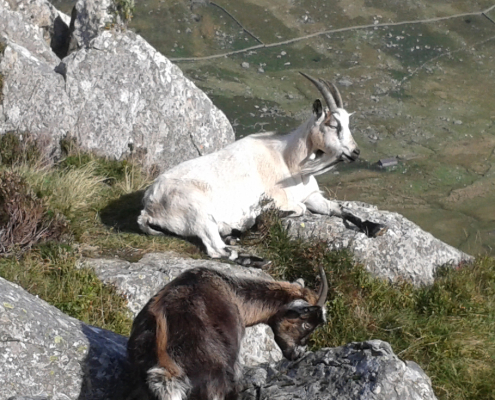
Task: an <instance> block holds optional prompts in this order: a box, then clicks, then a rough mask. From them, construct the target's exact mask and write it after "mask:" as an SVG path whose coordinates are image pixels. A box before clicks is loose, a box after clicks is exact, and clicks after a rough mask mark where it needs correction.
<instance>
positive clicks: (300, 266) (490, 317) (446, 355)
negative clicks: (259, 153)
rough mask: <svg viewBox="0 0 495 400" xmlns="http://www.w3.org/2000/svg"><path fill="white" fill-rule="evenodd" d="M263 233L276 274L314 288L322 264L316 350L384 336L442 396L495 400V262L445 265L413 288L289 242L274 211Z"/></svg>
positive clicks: (324, 250)
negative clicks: (323, 312) (324, 281)
mask: <svg viewBox="0 0 495 400" xmlns="http://www.w3.org/2000/svg"><path fill="white" fill-rule="evenodd" d="M260 235H261V237H262V241H261V246H262V247H263V251H264V256H265V257H267V258H268V259H271V260H273V265H272V266H271V270H270V272H271V273H272V274H273V275H274V276H276V277H278V278H282V279H288V280H291V281H293V280H295V279H297V278H300V277H302V278H303V279H304V280H305V281H306V282H307V284H308V286H310V287H316V286H317V285H318V273H317V266H318V265H320V264H321V265H323V267H324V269H325V271H326V274H327V277H328V281H329V287H330V290H329V296H328V301H327V308H328V323H327V325H325V326H323V327H321V328H320V329H318V330H317V331H316V332H315V334H314V335H313V338H312V346H313V349H318V348H321V347H335V346H341V345H344V344H346V343H349V342H352V341H363V340H369V339H381V340H384V341H387V342H389V343H390V344H391V345H392V348H393V349H394V351H395V353H396V354H397V355H398V356H399V357H401V358H402V359H404V360H413V361H415V362H417V363H418V364H419V365H420V366H421V367H422V368H423V369H424V370H425V372H426V374H427V375H428V376H429V377H430V378H431V379H432V383H433V387H434V390H435V393H436V395H437V396H438V397H439V398H440V399H449V400H450V399H456V400H461V399H462V400H466V399H473V400H474V399H481V398H482V399H495V369H494V368H493V365H495V330H494V329H493V327H494V326H495V259H493V258H490V257H480V258H477V259H476V261H475V262H474V263H473V264H472V265H463V266H460V267H458V268H451V267H446V268H442V269H441V270H440V271H439V273H438V276H437V277H436V280H435V283H434V284H433V285H431V286H425V287H414V286H413V285H411V284H410V283H407V282H403V281H402V282H395V283H390V282H388V281H385V280H382V279H379V278H376V277H373V276H372V275H371V274H370V273H368V272H367V271H366V270H365V269H364V267H363V266H362V265H360V264H358V263H355V262H354V261H353V259H352V256H351V254H350V253H349V252H348V251H346V250H339V251H330V250H328V246H327V244H326V243H324V242H320V241H314V242H302V241H298V240H291V239H290V238H289V237H288V235H287V232H286V231H285V229H284V228H283V226H282V224H281V221H280V219H279V218H278V216H277V213H276V212H274V211H269V212H268V213H265V215H264V216H263V218H262V221H261V234H260Z"/></svg>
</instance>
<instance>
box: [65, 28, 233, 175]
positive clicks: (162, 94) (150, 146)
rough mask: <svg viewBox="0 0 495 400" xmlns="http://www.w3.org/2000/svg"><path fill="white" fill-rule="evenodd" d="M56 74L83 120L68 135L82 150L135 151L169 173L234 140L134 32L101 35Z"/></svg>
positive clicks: (221, 118)
mask: <svg viewBox="0 0 495 400" xmlns="http://www.w3.org/2000/svg"><path fill="white" fill-rule="evenodd" d="M109 66H112V67H111V68H108V67H109ZM58 70H59V71H60V72H61V73H62V74H63V76H64V78H65V81H66V91H67V95H68V96H69V98H70V101H71V104H72V106H73V108H74V110H76V114H77V115H78V116H80V117H79V118H78V121H77V123H76V125H75V126H74V129H73V131H72V133H73V135H74V136H75V137H76V138H77V142H78V143H80V144H82V145H83V147H84V148H86V149H89V150H93V151H95V152H97V153H99V154H102V155H107V156H110V157H112V158H116V159H120V158H122V157H125V156H126V155H129V154H130V152H131V151H135V152H137V153H138V154H140V156H141V157H142V162H143V163H144V165H146V166H149V165H152V164H158V165H159V166H160V167H161V169H167V168H170V167H172V166H175V165H177V164H178V163H180V162H181V161H184V160H187V159H190V158H194V157H198V156H200V155H202V154H206V153H210V152H212V151H214V150H218V149H219V148H221V147H224V146H225V145H226V144H227V143H229V142H230V141H233V139H234V136H233V131H232V128H231V127H230V124H229V122H228V120H227V118H226V117H225V115H224V114H223V113H222V112H221V111H219V110H218V109H216V108H215V106H214V105H213V103H212V102H211V101H210V99H208V97H207V96H206V95H205V94H204V93H203V92H201V91H200V90H198V89H197V88H196V86H195V85H194V84H193V83H192V82H191V81H189V80H188V79H186V78H184V76H183V74H182V72H181V71H180V69H179V68H177V67H176V66H175V65H174V64H172V63H171V62H170V61H168V60H167V59H166V58H165V57H164V56H162V55H161V54H160V53H158V52H157V51H156V50H155V49H154V48H153V47H151V46H150V45H149V44H148V43H147V42H146V41H145V40H144V39H142V38H141V37H140V36H138V35H135V34H134V33H132V32H111V31H105V32H103V33H102V34H100V35H99V36H98V37H97V38H95V39H94V40H93V41H92V42H91V46H90V48H88V49H86V48H83V49H81V50H79V51H77V52H75V53H72V54H71V55H69V56H68V57H66V58H65V59H64V60H63V61H62V63H61V65H60V68H59V69H58Z"/></svg>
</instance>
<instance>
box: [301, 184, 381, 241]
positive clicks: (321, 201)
mask: <svg viewBox="0 0 495 400" xmlns="http://www.w3.org/2000/svg"><path fill="white" fill-rule="evenodd" d="M305 204H306V206H307V207H308V210H310V211H312V212H315V213H317V214H323V215H334V216H336V217H340V218H342V219H343V220H344V222H346V221H349V222H352V223H353V224H354V225H356V226H357V227H358V228H359V230H360V231H361V232H363V233H364V234H365V235H366V236H368V237H377V236H381V235H383V234H384V233H385V232H386V231H387V227H386V226H385V225H383V224H377V223H375V222H371V221H368V220H366V221H362V220H361V218H359V217H357V216H355V215H354V214H352V213H351V212H350V211H348V210H346V209H345V208H344V207H342V206H341V205H340V204H339V203H337V202H335V201H331V200H328V199H326V198H325V197H323V195H322V194H321V193H319V192H315V193H313V194H312V195H311V196H309V197H308V199H307V200H306V202H305Z"/></svg>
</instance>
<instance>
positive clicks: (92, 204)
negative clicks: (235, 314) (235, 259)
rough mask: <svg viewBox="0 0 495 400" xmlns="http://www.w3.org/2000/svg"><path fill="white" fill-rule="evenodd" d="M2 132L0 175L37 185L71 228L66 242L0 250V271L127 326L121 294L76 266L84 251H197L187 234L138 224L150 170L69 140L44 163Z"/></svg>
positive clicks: (89, 315) (119, 328)
mask: <svg viewBox="0 0 495 400" xmlns="http://www.w3.org/2000/svg"><path fill="white" fill-rule="evenodd" d="M0 139H3V143H4V144H6V143H8V144H9V146H4V147H3V148H1V149H2V153H1V154H2V155H3V157H2V160H3V161H0V179H1V178H2V172H6V171H9V172H10V173H14V174H16V175H18V176H20V177H21V178H22V182H26V183H27V186H28V189H25V187H24V186H23V187H22V188H21V187H19V188H18V190H19V191H21V189H22V190H29V191H30V193H31V192H32V193H34V194H35V196H36V198H37V199H38V200H40V201H42V203H43V206H44V209H45V210H46V213H47V214H48V215H52V214H53V215H62V216H63V217H64V218H65V219H66V221H67V223H68V229H69V231H70V235H66V236H65V240H64V241H63V242H53V241H51V242H45V243H38V244H37V245H34V246H33V247H32V249H31V250H27V251H20V249H17V248H14V249H13V250H12V251H11V252H10V253H9V254H8V255H7V256H3V257H0V276H1V277H3V278H5V279H7V280H9V281H12V282H15V283H17V284H19V285H20V286H21V287H23V288H24V289H26V290H27V291H28V292H30V293H31V294H34V295H38V296H39V297H40V298H42V299H43V300H45V301H47V302H48V303H50V304H52V305H54V306H56V307H57V308H59V309H60V310H62V311H63V312H65V313H67V314H68V315H70V316H72V317H75V318H77V319H79V320H82V321H84V322H87V323H89V324H92V325H95V326H98V327H102V328H106V329H110V330H112V331H115V332H118V333H121V334H128V333H129V331H130V327H131V323H132V319H131V318H130V314H129V311H128V309H127V306H126V303H127V302H126V299H125V298H124V297H123V296H121V295H120V294H119V293H118V292H117V291H116V290H115V289H114V288H112V287H109V286H106V285H104V284H103V283H102V282H101V281H100V280H99V279H98V277H97V276H96V274H95V273H94V272H93V271H92V270H89V269H85V268H76V266H77V265H78V264H79V262H80V261H81V259H82V258H83V257H84V256H92V257H102V256H103V257H105V256H111V257H114V256H119V257H121V258H124V259H127V260H137V259H139V258H141V257H142V255H143V254H145V253H147V252H151V251H167V250H171V251H178V252H182V253H186V254H189V255H191V256H197V255H198V254H199V252H198V250H197V249H196V248H195V247H194V246H193V245H191V244H190V243H188V242H186V241H184V240H180V239H177V238H171V237H150V236H145V235H143V234H141V233H140V232H139V229H138V227H137V224H136V219H137V216H138V214H139V212H140V210H141V200H142V195H143V190H142V189H143V188H144V187H146V186H147V185H148V184H149V183H150V182H151V178H152V177H151V176H150V175H149V174H147V173H146V172H145V171H143V170H142V169H141V168H139V167H138V166H136V165H134V164H133V163H132V160H131V161H112V160H106V159H103V158H99V157H95V156H94V155H92V154H87V153H83V152H79V151H77V150H75V149H73V148H72V149H69V150H68V152H69V154H68V155H67V156H66V158H64V159H63V160H62V161H61V162H59V163H58V164H56V165H51V166H47V165H44V164H43V163H41V162H40V158H41V156H40V155H39V154H37V153H36V154H35V152H33V153H32V157H31V156H30V157H26V156H25V155H26V152H25V151H24V147H23V146H20V145H19V142H18V141H16V140H15V139H14V136H13V135H10V136H5V135H4V136H3V137H2V138H0ZM2 221H3V220H2ZM2 221H0V222H2ZM2 223H3V222H2Z"/></svg>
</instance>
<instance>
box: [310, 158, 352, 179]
mask: <svg viewBox="0 0 495 400" xmlns="http://www.w3.org/2000/svg"><path fill="white" fill-rule="evenodd" d="M341 162H342V160H341V159H337V160H333V161H331V162H330V163H325V164H323V165H322V162H321V160H317V161H316V160H315V161H308V162H306V163H305V164H304V166H303V167H302V168H301V175H313V176H316V175H321V174H324V173H325V172H328V171H330V170H331V169H333V168H334V167H335V166H336V165H337V164H340V163H341Z"/></svg>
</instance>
